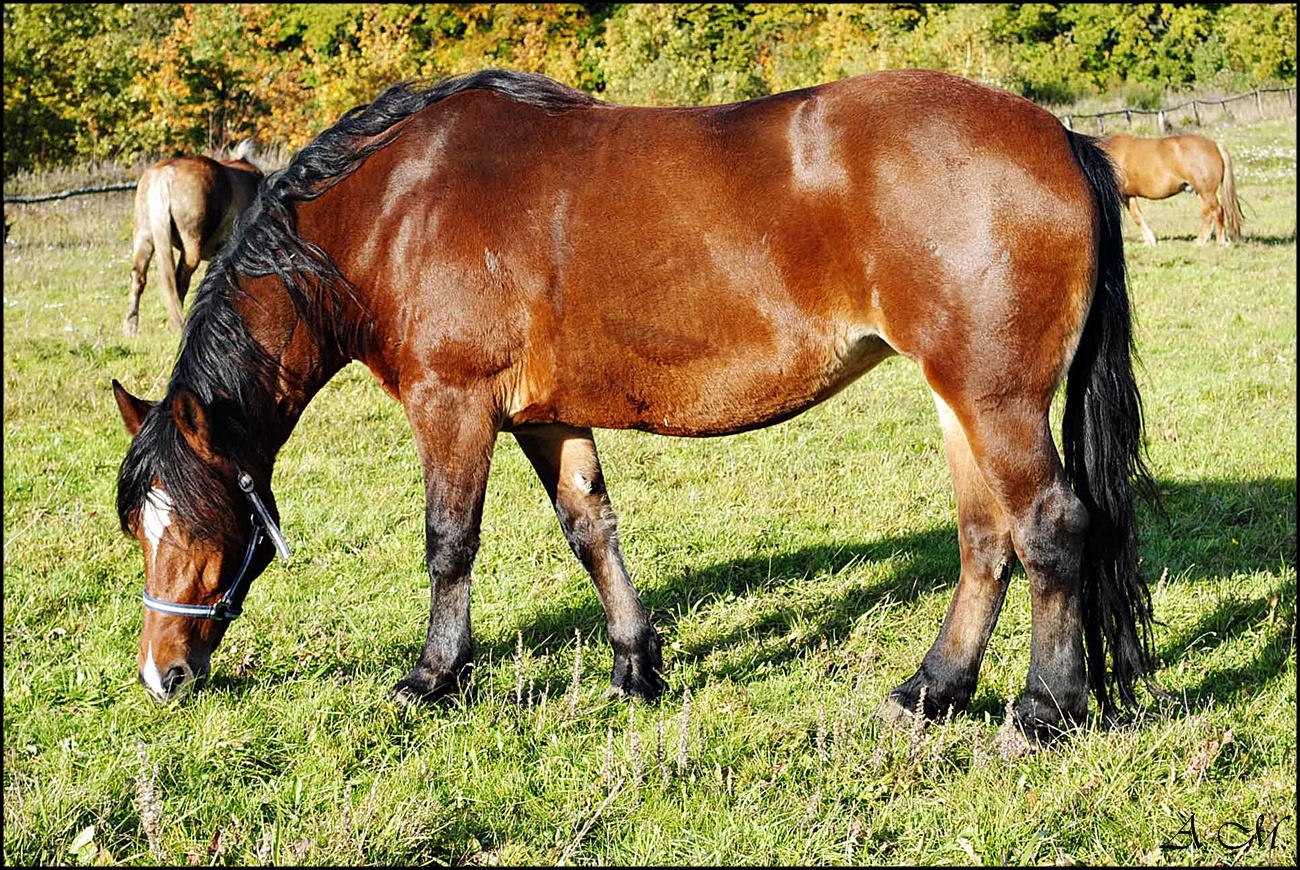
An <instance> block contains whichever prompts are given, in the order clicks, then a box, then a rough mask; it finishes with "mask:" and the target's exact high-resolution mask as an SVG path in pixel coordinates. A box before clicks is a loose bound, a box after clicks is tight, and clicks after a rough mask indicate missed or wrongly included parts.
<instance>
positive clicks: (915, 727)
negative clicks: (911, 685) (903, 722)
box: [908, 686, 930, 758]
mask: <svg viewBox="0 0 1300 870" xmlns="http://www.w3.org/2000/svg"><path fill="white" fill-rule="evenodd" d="M929 690H930V687H929V686H922V687H921V693H920V694H919V695H917V696H916V709H915V710H914V711H913V712H912V729H911V740H910V743H909V746H908V756H909V757H910V758H915V757H916V754H917V752H919V751H920V749H921V732H922V731H923V730H924V729H925V696H926V693H927V692H929Z"/></svg>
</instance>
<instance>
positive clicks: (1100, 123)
mask: <svg viewBox="0 0 1300 870" xmlns="http://www.w3.org/2000/svg"><path fill="white" fill-rule="evenodd" d="M1265 94H1286V103H1287V110H1288V111H1289V112H1290V113H1291V114H1295V86H1294V85H1293V86H1291V87H1285V88H1255V89H1254V90H1252V91H1246V92H1245V93H1244V94H1236V95H1235V96H1231V97H1223V98H1221V99H1217V100H1214V99H1196V98H1193V99H1190V100H1184V101H1183V102H1181V103H1178V104H1177V105H1173V106H1165V107H1163V108H1160V109H1136V108H1133V107H1127V108H1123V109H1111V110H1110V111H1107V112H1092V113H1087V114H1085V113H1082V112H1070V113H1068V114H1064V115H1058V116H1057V117H1058V118H1060V119H1061V123H1063V124H1065V126H1066V127H1068V128H1069V129H1071V130H1073V129H1075V127H1074V123H1075V121H1076V120H1077V119H1081V118H1095V119H1096V121H1097V134H1098V135H1101V136H1104V135H1106V119H1107V118H1111V117H1116V116H1119V115H1123V116H1124V121H1125V123H1126V124H1127V125H1128V126H1129V127H1132V126H1133V116H1134V115H1137V116H1139V117H1141V116H1150V115H1154V116H1155V118H1156V129H1157V130H1159V131H1160V134H1161V135H1164V133H1165V130H1166V127H1167V126H1168V124H1169V123H1170V122H1171V120H1172V119H1171V116H1172V115H1173V114H1175V113H1177V112H1182V113H1184V115H1183V117H1186V116H1187V115H1190V116H1191V117H1192V118H1194V119H1195V121H1196V125H1197V126H1200V124H1201V109H1202V108H1205V109H1210V108H1211V107H1218V110H1219V116H1220V118H1222V117H1225V116H1226V117H1232V112H1231V110H1230V109H1229V108H1228V105H1229V104H1230V103H1235V102H1238V101H1240V100H1249V99H1252V98H1253V99H1254V101H1255V114H1256V116H1257V117H1259V118H1264V117H1266V115H1265V113H1264V104H1265V96H1264V95H1265ZM1269 102H1270V103H1277V104H1279V105H1280V102H1281V101H1280V100H1276V99H1274V100H1269Z"/></svg>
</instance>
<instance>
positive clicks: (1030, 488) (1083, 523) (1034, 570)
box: [971, 394, 1088, 739]
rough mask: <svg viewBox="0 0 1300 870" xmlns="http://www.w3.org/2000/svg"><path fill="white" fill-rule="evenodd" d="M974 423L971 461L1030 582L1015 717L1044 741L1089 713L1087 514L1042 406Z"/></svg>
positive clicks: (987, 416) (985, 417)
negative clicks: (1084, 610) (1025, 656)
mask: <svg viewBox="0 0 1300 870" xmlns="http://www.w3.org/2000/svg"><path fill="white" fill-rule="evenodd" d="M1049 395H1050V394H1049ZM1010 407H1014V406H1010ZM971 426H972V427H973V429H974V433H973V435H971V443H972V444H975V443H978V444H980V445H981V447H980V450H979V452H978V453H975V452H973V454H972V455H973V456H974V457H975V460H974V461H975V462H976V463H977V464H978V466H979V468H980V470H981V472H982V473H983V479H984V481H985V482H986V483H987V485H988V489H989V491H990V493H991V494H992V496H993V498H994V499H996V501H997V503H998V505H1000V506H1001V507H1002V509H1003V511H1004V512H1005V515H1006V517H1008V518H1009V520H1010V529H1011V539H1012V543H1013V545H1014V549H1015V554H1016V556H1017V557H1018V558H1019V560H1020V563H1021V564H1022V565H1024V567H1025V573H1026V574H1027V575H1028V577H1029V586H1030V600H1031V603H1032V610H1033V636H1032V639H1031V645H1030V657H1029V673H1028V676H1027V679H1026V681H1025V689H1024V692H1023V693H1022V694H1021V696H1020V698H1019V700H1018V701H1017V703H1016V705H1015V715H1016V720H1017V722H1018V723H1019V724H1020V726H1021V727H1022V728H1023V729H1024V730H1025V731H1026V732H1027V733H1028V734H1029V735H1030V736H1032V737H1035V738H1038V739H1047V738H1050V737H1052V736H1054V735H1056V734H1058V733H1059V732H1060V729H1062V728H1063V727H1065V726H1066V725H1068V724H1069V723H1072V722H1079V721H1082V720H1083V719H1084V718H1085V717H1086V715H1087V710H1088V685H1087V680H1086V676H1085V670H1084V654H1083V631H1082V622H1081V619H1080V613H1081V591H1082V590H1081V588H1080V585H1081V573H1080V571H1081V558H1082V552H1083V541H1084V535H1085V534H1086V533H1087V529H1088V513H1087V509H1086V508H1084V506H1083V503H1082V502H1081V501H1079V499H1078V497H1076V496H1075V494H1074V493H1073V492H1072V491H1071V490H1070V488H1069V487H1068V486H1067V485H1066V483H1065V476H1064V471H1063V470H1062V468H1061V460H1060V456H1059V454H1058V453H1057V451H1056V445H1055V444H1054V443H1053V441H1052V435H1051V427H1050V424H1049V422H1048V417H1047V407H1046V406H1044V407H1041V408H1039V409H1036V410H1032V409H1030V408H1026V409H1024V410H1021V411H1019V412H1008V411H1000V412H998V413H994V414H990V413H987V412H986V413H984V414H979V415H977V416H976V417H975V418H974V421H973V423H972V424H971Z"/></svg>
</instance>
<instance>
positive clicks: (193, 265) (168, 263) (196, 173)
mask: <svg viewBox="0 0 1300 870" xmlns="http://www.w3.org/2000/svg"><path fill="white" fill-rule="evenodd" d="M248 146H249V143H248V141H247V140H245V141H244V142H241V143H240V144H239V147H237V148H236V149H235V151H234V153H233V154H232V155H231V157H230V159H229V160H213V159H212V158H211V157H203V156H198V157H175V158H172V159H169V160H162V161H159V162H158V163H155V164H154V165H153V166H150V167H149V168H148V169H146V170H145V171H144V174H143V175H141V176H140V183H139V184H138V185H137V186H136V188H135V214H134V216H133V217H132V220H131V245H132V252H131V291H130V298H129V300H128V306H127V311H126V322H125V323H124V324H123V327H122V328H123V330H124V331H125V332H126V334H127V335H135V334H136V333H137V332H138V331H139V330H140V294H141V293H143V292H144V285H145V281H146V280H147V279H148V271H149V260H150V258H151V257H152V256H153V255H154V253H155V252H157V254H158V257H159V267H158V273H159V276H160V279H159V283H160V285H161V287H162V297H163V302H165V303H166V304H167V316H168V319H169V320H170V321H171V327H172V329H176V330H179V329H180V328H181V320H182V318H183V312H184V309H183V308H182V304H183V303H184V302H185V294H186V293H188V292H189V289H190V278H191V277H192V276H193V275H194V270H195V269H197V268H198V267H199V261H200V260H211V259H212V257H213V255H214V254H216V252H217V251H218V250H220V248H221V246H222V245H224V244H225V243H226V240H227V239H228V238H229V237H230V235H231V232H232V231H233V230H234V227H235V221H237V220H238V219H239V216H240V214H242V213H243V211H244V209H246V208H248V206H249V205H250V204H251V203H252V201H253V198H254V196H256V195H257V185H258V184H259V183H261V181H262V170H260V169H258V168H257V167H256V166H254V165H253V164H252V163H251V162H249V160H248V156H247V152H248ZM173 245H175V246H176V247H177V248H180V251H181V259H180V262H179V263H177V264H176V266H175V274H174V275H173V273H172V246H173Z"/></svg>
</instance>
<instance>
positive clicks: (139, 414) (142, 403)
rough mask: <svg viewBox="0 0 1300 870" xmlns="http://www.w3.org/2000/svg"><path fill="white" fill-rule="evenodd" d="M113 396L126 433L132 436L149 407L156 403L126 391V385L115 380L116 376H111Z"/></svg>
mask: <svg viewBox="0 0 1300 870" xmlns="http://www.w3.org/2000/svg"><path fill="white" fill-rule="evenodd" d="M113 398H114V399H117V409H118V410H119V411H121V412H122V422H123V423H124V424H126V433H127V434H128V435H130V436H131V437H132V438H134V437H135V433H137V432H139V431H140V424H141V423H143V422H144V418H145V415H146V414H148V413H149V409H150V408H152V407H153V406H154V405H156V404H158V403H157V402H150V401H148V400H146V399H137V398H136V397H135V396H133V395H131V394H130V393H128V392H127V391H126V387H124V386H122V385H121V384H119V383H118V382H117V378H113Z"/></svg>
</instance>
